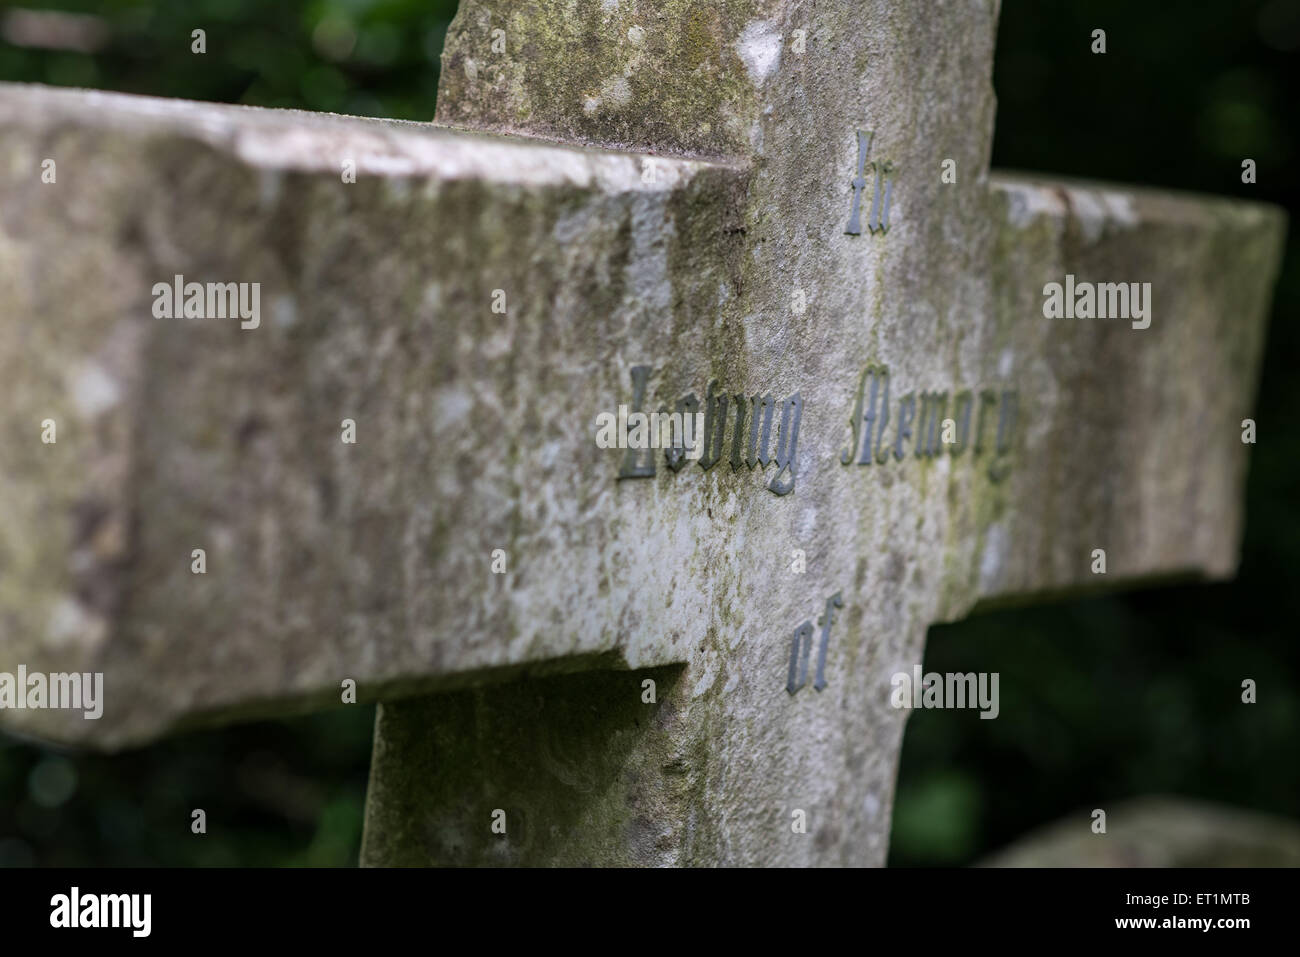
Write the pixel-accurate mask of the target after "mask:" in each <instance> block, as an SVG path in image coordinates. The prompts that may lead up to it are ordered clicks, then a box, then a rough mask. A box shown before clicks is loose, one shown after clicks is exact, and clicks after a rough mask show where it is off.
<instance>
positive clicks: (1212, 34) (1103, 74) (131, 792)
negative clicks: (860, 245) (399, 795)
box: [0, 0, 1300, 865]
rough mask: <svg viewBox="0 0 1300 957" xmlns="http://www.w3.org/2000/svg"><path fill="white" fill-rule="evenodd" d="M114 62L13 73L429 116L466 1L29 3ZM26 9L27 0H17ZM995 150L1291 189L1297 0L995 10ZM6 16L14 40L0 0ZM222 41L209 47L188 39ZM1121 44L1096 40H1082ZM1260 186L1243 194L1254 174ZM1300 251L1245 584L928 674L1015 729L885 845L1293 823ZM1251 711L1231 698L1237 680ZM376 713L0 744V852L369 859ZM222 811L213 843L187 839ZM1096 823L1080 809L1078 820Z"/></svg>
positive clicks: (1279, 350) (49, 57) (915, 763)
mask: <svg viewBox="0 0 1300 957" xmlns="http://www.w3.org/2000/svg"><path fill="white" fill-rule="evenodd" d="M24 6H25V8H26V9H41V8H48V9H57V10H62V11H69V12H77V13H81V14H88V15H91V16H93V17H95V18H97V19H95V20H89V21H73V22H71V23H70V29H71V32H72V34H73V35H74V36H80V37H81V38H82V39H81V40H79V41H77V42H79V43H81V44H83V45H86V44H88V45H89V46H91V47H93V48H94V52H89V53H83V52H74V51H71V50H68V49H66V48H65V49H40V48H37V47H35V46H32V45H31V43H30V39H28V40H25V41H24V43H25V45H21V46H20V45H15V44H14V43H6V42H5V38H4V37H3V36H0V80H11V81H27V82H39V83H51V84H56V85H65V86H66V85H76V86H88V87H96V88H102V89H113V90H123V91H127V92H134V93H147V94H153V95H158V96H168V97H189V98H193V99H204V100H218V101H224V102H232V103H247V104H254V105H259V106H281V107H298V108H302V109H310V110H329V111H335V112H343V113H354V114H361V115H370V116H388V117H398V118H402V119H413V120H427V119H429V118H430V117H432V115H433V111H434V98H435V91H436V89H437V80H438V54H439V52H440V50H441V47H442V40H443V36H444V35H445V32H446V28H447V23H448V21H449V20H450V18H451V16H452V14H453V13H454V10H455V4H454V3H451V2H447V0H316V2H311V3H303V4H298V3H290V2H270V0H187V2H181V0H175V2H164V3H147V2H129V0H99V2H95V0H61V2H58V3H42V2H29V3H26V4H25V5H24ZM11 10H12V8H11ZM1001 24H1002V25H1001V29H1000V34H999V38H998V53H997V60H996V71H995V78H994V81H995V86H996V88H997V92H998V97H999V111H998V119H997V134H996V139H995V144H994V152H993V161H994V165H995V166H999V167H1003V168H1008V167H1010V168H1020V169H1031V170H1042V171H1048V172H1053V173H1062V174H1072V175H1077V176H1082V177H1088V178H1094V179H1096V178H1102V179H1112V180H1115V181H1119V182H1135V183H1150V184H1153V185H1158V186H1163V187H1176V188H1183V189H1193V190H1199V191H1203V192H1209V193H1218V194H1227V195H1237V196H1241V197H1245V198H1250V199H1259V200H1266V201H1270V202H1274V203H1278V204H1280V205H1283V206H1285V207H1287V208H1288V209H1289V210H1291V211H1293V213H1294V211H1296V210H1297V209H1300V206H1297V203H1296V202H1295V200H1296V192H1297V190H1300V164H1297V149H1300V143H1297V137H1300V126H1298V125H1297V124H1296V122H1295V120H1294V118H1295V117H1296V116H1297V115H1300V113H1297V107H1296V103H1297V102H1300V89H1297V78H1296V74H1295V71H1294V64H1295V57H1296V56H1297V54H1298V52H1300V0H1213V2H1211V0H1184V2H1183V3H1180V4H1178V5H1177V7H1176V8H1172V7H1170V6H1168V5H1165V4H1154V3H1151V4H1137V3H1133V2H1131V0H1087V2H1083V0H1077V2H1072V3H1053V2H1042V0H1003V5H1002V18H1001ZM0 28H3V29H0V33H3V34H5V35H8V34H9V33H13V32H15V31H16V34H15V35H16V36H17V38H18V39H22V38H23V35H24V31H26V33H30V32H31V29H32V28H31V26H30V24H27V25H24V24H23V23H22V22H19V23H18V24H17V26H13V22H12V21H10V20H9V19H8V17H7V15H6V14H4V13H2V12H0ZM195 28H203V29H204V30H206V31H207V53H205V54H203V55H202V56H201V57H200V56H198V55H196V54H193V53H191V52H190V44H191V38H190V35H191V31H192V30H194V29H195ZM1096 28H1101V29H1104V30H1106V33H1107V52H1106V53H1105V54H1104V55H1094V54H1092V53H1091V52H1090V44H1091V33H1092V31H1093V30H1094V29H1096ZM1247 157H1249V158H1252V159H1254V160H1256V162H1257V163H1258V167H1259V170H1258V183H1257V185H1253V186H1248V185H1244V184H1242V182H1241V161H1242V159H1244V158H1247ZM1298 263H1300V259H1297V243H1296V240H1295V233H1294V232H1293V234H1292V238H1291V239H1289V245H1288V253H1287V259H1286V263H1285V266H1284V273H1283V276H1282V280H1281V282H1280V285H1279V287H1278V290H1277V293H1276V304H1275V309H1274V317H1273V321H1272V325H1271V327H1270V333H1269V342H1268V349H1267V353H1266V356H1265V369H1264V377H1263V382H1262V386H1261V393H1260V400H1259V404H1258V408H1257V413H1256V419H1257V421H1258V423H1259V443H1258V444H1257V445H1256V446H1255V447H1254V448H1253V449H1252V450H1251V456H1252V457H1251V474H1250V481H1249V486H1248V493H1247V494H1248V502H1247V527H1246V539H1245V544H1244V552H1243V563H1242V568H1241V574H1240V576H1239V577H1238V579H1237V580H1236V581H1234V582H1232V583H1229V584H1219V585H1209V586H1188V587H1179V588H1166V589H1160V590H1156V591H1147V592H1142V593H1134V594H1131V595H1126V596H1121V597H1113V598H1105V599H1091V600H1087V601H1078V602H1071V603H1066V604H1057V605H1052V606H1049V607H1039V608H1030V609H1022V610H1014V611H1003V612H998V613H993V614H986V615H979V616H976V617H975V618H972V619H970V620H969V621H966V622H963V623H961V624H958V625H949V626H944V627H937V628H934V629H932V630H931V633H930V637H929V642H928V649H927V652H926V661H925V667H926V669H927V670H934V671H963V672H964V671H997V672H1000V674H1001V686H1000V692H1001V710H1002V714H1001V717H999V718H998V719H997V720H995V721H982V720H980V719H979V718H978V714H977V712H974V711H964V712H957V711H947V712H945V711H919V712H917V713H915V714H914V715H913V716H912V717H911V719H910V720H909V723H908V730H907V736H906V739H905V747H904V750H903V762H902V767H901V769H900V773H899V788H898V798H897V807H896V810H895V826H894V834H893V846H892V850H891V857H890V862H891V863H893V864H917V863H968V862H970V861H972V860H974V859H977V858H978V857H979V856H981V855H983V854H985V853H987V852H989V851H991V850H993V849H995V848H997V847H999V846H1001V845H1003V844H1005V843H1006V842H1007V841H1010V840H1012V839H1014V838H1015V837H1017V836H1018V835H1020V834H1023V833H1024V832H1025V831H1027V830H1028V829H1030V828H1032V827H1033V826H1035V825H1037V824H1040V823H1044V822H1047V821H1052V820H1056V819H1057V818H1060V817H1062V816H1064V815H1066V814H1069V813H1072V812H1078V811H1080V810H1081V809H1082V810H1084V811H1085V813H1086V811H1087V810H1090V809H1091V808H1093V807H1105V806H1106V804H1107V802H1113V801H1116V800H1118V799H1120V798H1124V797H1128V796H1134V795H1139V794H1147V793H1152V792H1165V793H1174V794H1184V795H1191V796H1198V797H1204V798H1210V799H1214V800H1219V801H1223V802H1225V803H1228V804H1234V805H1238V806H1242V807H1251V808H1258V809H1261V810H1267V811H1272V812H1276V813H1280V814H1285V815H1289V816H1292V817H1295V816H1300V749H1298V748H1297V746H1296V730H1297V727H1300V683H1298V678H1297V676H1298V675H1300V667H1297V665H1300V649H1298V646H1297V645H1296V643H1295V640H1294V635H1295V626H1294V624H1293V623H1294V622H1297V621H1300V589H1297V588H1295V587H1294V584H1295V581H1296V576H1295V574H1294V572H1293V569H1295V568H1296V567H1300V535H1298V534H1297V531H1298V530H1300V514H1297V513H1298V511H1300V496H1297V495H1296V489H1297V486H1298V482H1297V479H1298V476H1297V463H1300V447H1298V445H1300V430H1297V428H1296V425H1295V423H1296V421H1297V416H1298V415H1300V389H1298V388H1297V386H1296V385H1295V382H1296V377H1295V376H1294V375H1293V371H1292V370H1293V369H1295V368H1296V362H1297V358H1298V356H1297V337H1298V333H1297V329H1296V326H1295V324H1294V323H1293V322H1289V321H1287V317H1289V316H1293V315H1295V313H1296V306H1297V305H1298V304H1300V266H1298ZM1246 677H1250V678H1254V679H1255V680H1256V681H1257V682H1258V684H1259V703H1258V704H1256V705H1244V704H1242V703H1241V699H1240V694H1241V690H1240V685H1241V680H1242V679H1243V678H1246ZM373 715H374V711H373V708H367V707H359V706H357V707H347V708H342V709H340V710H338V711H335V712H331V713H328V714H322V715H317V716H314V717H310V718H303V719H296V720H291V721H280V722H273V723H264V724H255V725H246V726H243V727H236V728H229V729H225V730H222V731H218V732H207V733H203V734H192V735H186V736H183V737H179V738H176V739H173V740H169V741H167V742H164V743H162V744H159V745H157V746H154V747H151V748H147V749H142V750H139V751H134V752H129V753H126V754H122V755H117V756H112V757H104V756H94V755H64V754H60V753H56V752H50V751H46V750H42V749H39V748H34V747H31V746H28V745H24V744H21V743H18V742H13V741H6V740H4V739H0V864H4V863H9V864H15V863H38V864H62V865H78V864H128V865H129V864H144V863H159V864H177V865H185V864H351V863H355V861H356V857H357V848H358V846H359V841H360V830H361V810H362V803H363V799H364V790H365V781H366V774H367V769H368V764H369V754H370V740H371V726H372V722H373ZM194 808H203V809H204V810H205V811H206V812H207V816H208V833H207V835H205V836H202V837H199V836H195V835H192V834H191V833H190V812H191V810H192V809H194ZM1085 826H1086V817H1085Z"/></svg>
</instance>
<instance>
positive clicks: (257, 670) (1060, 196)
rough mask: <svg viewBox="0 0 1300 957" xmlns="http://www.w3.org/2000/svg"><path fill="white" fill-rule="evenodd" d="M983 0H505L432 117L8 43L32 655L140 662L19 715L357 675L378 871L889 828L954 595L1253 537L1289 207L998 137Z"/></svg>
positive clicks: (5, 605) (19, 605)
mask: <svg viewBox="0 0 1300 957" xmlns="http://www.w3.org/2000/svg"><path fill="white" fill-rule="evenodd" d="M557 7H558V8H561V9H559V10H557ZM996 17H997V4H996V2H994V0H962V2H957V0H946V2H941V3H935V4H925V5H918V4H901V3H895V2H887V0H868V2H864V3H857V2H855V3H849V2H846V0H839V2H829V3H818V4H808V3H803V2H799V0H736V2H732V3H727V4H710V3H703V2H700V0H619V2H614V0H604V2H598V0H568V2H566V3H563V4H559V3H552V4H517V3H508V2H505V0H464V2H463V3H462V5H461V9H460V12H459V14H458V15H457V17H456V20H455V21H454V23H453V25H452V27H451V30H450V32H449V35H448V39H447V44H446V50H445V52H444V55H443V72H442V80H441V87H440V91H439V103H438V117H437V122H436V123H435V124H432V125H427V124H414V123H402V122H391V121H380V120H367V119H358V118H349V117H339V116H327V115H313V114H308V113H301V112H294V111H285V110H260V109H250V108H238V107H229V106H215V105H206V104H194V103H181V102H168V101H161V100H156V99H147V98H138V97H129V96H120V95H110V94H102V93H92V92H84V91H61V90H52V89H45V88H41V87H27V86H5V87H3V88H0V128H2V129H3V133H4V136H3V143H4V154H5V155H4V157H3V162H2V164H0V176H3V179H0V302H3V303H4V306H5V309H4V313H3V315H2V316H0V378H2V380H3V382H4V383H5V387H4V395H5V408H4V413H3V416H2V417H0V427H2V428H3V436H2V438H3V441H0V502H2V503H3V508H2V509H0V672H9V673H11V674H16V673H17V671H18V668H19V667H20V666H21V667H22V668H24V669H25V673H27V674H28V675H30V674H34V673H48V674H52V673H71V672H77V673H87V674H90V673H94V672H99V673H102V674H103V675H104V684H103V695H102V697H103V702H102V704H103V713H102V717H100V718H99V719H98V720H88V719H86V718H85V717H84V715H83V713H82V712H81V711H76V710H71V709H64V710H53V709H49V708H46V709H40V708H36V707H29V708H26V709H22V710H19V709H17V708H16V707H8V708H5V709H2V710H0V723H2V724H3V727H4V728H5V729H7V730H9V731H11V732H15V733H22V734H30V735H35V736H40V737H44V738H48V739H53V740H58V741H63V742H68V743H73V744H87V745H92V746H97V747H103V748H110V749H111V748H118V747H123V746H128V745H133V744H137V743H140V742H144V741H147V740H150V739H152V738H154V737H156V736H159V735H162V734H165V733H169V732H174V731H177V730H180V729H183V728H186V727H190V726H194V725H197V724H201V723H212V722H216V721H230V720H236V719H249V718H254V717H259V716H268V715H275V714H284V713H286V712H291V711H299V712H300V711H305V710H309V709H316V708H322V707H326V706H329V705H334V706H340V701H341V700H343V699H344V698H345V697H346V695H347V693H348V692H347V686H348V683H349V682H355V686H356V688H357V689H358V693H359V695H360V698H361V699H362V700H377V699H378V700H382V701H383V702H384V703H383V704H382V705H381V707H380V709H379V716H378V723H377V728H376V735H375V751H374V758H373V767H372V772H371V785H370V793H369V798H368V809H367V821H366V833H365V840H364V848H363V851H362V860H363V863H370V864H491V863H510V864H656V865H657V864H682V865H687V864H694V865H701V864H777V865H805V864H881V863H883V862H884V860H885V855H886V850H887V841H888V834H889V821H890V811H891V804H892V797H893V782H894V776H895V770H896V766H897V757H898V752H899V747H900V742H901V736H902V732H903V722H904V718H905V716H906V714H907V710H906V709H902V708H898V707H895V706H894V704H893V703H891V687H892V682H893V676H895V675H896V674H900V673H903V674H910V673H911V671H912V669H913V667H914V666H915V665H917V664H919V663H920V662H921V659H922V649H923V643H924V637H925V632H926V628H927V627H928V626H929V625H930V624H931V623H934V622H942V621H952V620H954V619H958V618H961V617H963V616H965V615H967V614H969V613H970V612H971V611H972V609H975V608H977V607H986V606H989V605H992V604H994V603H1000V602H1006V601H1011V600H1023V599H1034V600H1038V599H1042V598H1046V597H1048V596H1051V595H1053V594H1060V593H1065V592H1070V591H1075V590H1080V589H1086V588H1095V587H1114V586H1117V585H1133V584H1135V583H1140V582H1143V581H1147V580H1154V579H1160V578H1165V577H1171V576H1183V575H1200V576H1204V577H1207V578H1219V577H1223V576H1227V575H1230V574H1232V572H1233V570H1234V567H1235V563H1236V556H1237V548H1238V542H1239V538H1240V533H1241V511H1240V500H1241V490H1242V482H1243V477H1244V472H1245V469H1246V451H1247V450H1246V447H1245V445H1244V444H1243V441H1242V420H1243V419H1245V418H1248V417H1249V416H1250V415H1251V414H1252V413H1251V405H1252V401H1253V398H1254V395H1255V384H1256V376H1257V373H1258V368H1259V359H1260V353H1261V349H1262V347H1263V341H1264V321H1265V316H1266V313H1267V309H1268V303H1269V294H1270V289H1271V283H1272V279H1273V277H1274V275H1275V271H1276V269H1277V264H1278V256H1279V248H1280V238H1281V232H1282V228H1283V223H1282V218H1281V216H1280V215H1279V213H1278V212H1277V211H1276V210H1273V209H1271V208H1265V207H1262V206H1258V205H1253V204H1247V203H1240V202H1227V201H1223V200H1217V199H1207V198H1194V197H1187V196H1175V195H1169V194H1164V193H1159V192H1152V191H1146V190H1137V189H1129V188H1122V187H1112V186H1103V185H1095V184H1086V183H1077V184H1069V183H1063V182H1056V181H1050V180H1043V179H1038V178H1026V177H1008V176H993V175H990V173H989V171H988V159H989V150H990V139H991V131H992V126H993V118H994V96H993V90H992V87H991V81H990V77H991V67H992V57H993V44H994V36H995V32H996ZM1080 42H1086V38H1081V39H1080ZM46 160H52V161H53V166H52V167H50V168H51V169H56V170H57V178H56V180H55V181H54V182H43V181H42V171H43V170H44V169H45V168H46V167H47V165H48V164H46V163H45V161H46ZM863 216H865V218H866V226H867V228H866V229H863V228H862V223H861V219H862V217H863ZM254 283H256V284H257V285H256V286H254V285H253V284H254ZM227 284H229V285H227ZM1052 284H1056V286H1055V287H1052ZM1145 284H1149V285H1145ZM1053 288H1054V290H1055V291H1053V292H1050V294H1049V290H1052V289H1053ZM1066 292H1068V293H1069V295H1068V297H1067V296H1066V295H1065V293H1066ZM1053 297H1056V298H1068V299H1069V306H1070V309H1069V314H1070V315H1072V316H1073V318H1049V316H1055V315H1056V314H1057V312H1058V310H1057V308H1056V306H1055V305H1053ZM1103 314H1104V315H1106V316H1108V318H1101V316H1102V315H1103ZM223 317H224V318H223ZM1144 323H1145V325H1144ZM620 406H623V407H624V408H623V409H622V410H621V411H620ZM651 412H662V413H664V414H665V415H666V416H667V417H669V418H670V419H671V417H672V416H674V415H677V416H678V419H677V421H679V422H680V421H683V420H684V419H691V418H692V417H697V418H698V419H700V420H702V422H703V435H702V436H701V439H702V442H701V443H700V444H701V445H702V449H700V448H697V449H695V450H692V454H686V451H685V450H683V449H680V448H673V447H669V448H667V449H663V448H658V449H656V448H650V449H637V448H625V447H622V446H618V442H617V441H616V442H614V443H613V444H614V445H615V446H618V447H613V448H610V447H607V446H609V445H610V444H611V443H610V441H603V440H602V439H601V433H602V429H606V427H607V426H608V423H609V422H610V420H611V418H612V419H613V420H614V421H615V422H616V423H617V427H616V428H613V429H607V431H608V432H612V433H615V434H617V436H618V437H619V438H621V437H622V433H627V438H628V441H629V442H631V441H633V439H632V436H633V435H634V434H635V433H637V432H638V430H639V431H640V432H641V438H642V439H644V436H645V433H646V432H647V431H648V430H647V429H646V428H645V426H644V420H643V419H642V418H641V416H642V415H643V414H646V413H651ZM602 423H604V425H602ZM606 439H608V435H606ZM637 441H640V439H638V440H637ZM625 444H626V443H625ZM695 452H699V453H700V454H698V455H695V454H694V453H695ZM629 463H630V465H631V471H630V472H629V471H628V470H627V467H628V466H629ZM1098 556H1101V557H1100V564H1099V558H1098ZM1099 569H1104V572H1103V571H1101V570H1099ZM972 669H973V670H978V663H973V664H972ZM810 673H811V675H810ZM341 689H343V690H342V691H341ZM2 690H3V689H0V691H2ZM11 690H12V689H11ZM67 690H68V689H67V687H66V683H65V688H64V691H65V692H67ZM27 703H28V704H32V703H33V702H32V699H31V698H30V696H29V697H28V698H27ZM971 718H972V719H973V720H974V719H975V718H976V716H975V714H972V715H971ZM1001 720H1014V716H1013V715H1011V714H1007V713H1006V712H1005V711H1003V713H1002V715H1001Z"/></svg>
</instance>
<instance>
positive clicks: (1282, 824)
mask: <svg viewBox="0 0 1300 957" xmlns="http://www.w3.org/2000/svg"><path fill="white" fill-rule="evenodd" d="M1091 824H1092V810H1091V809H1081V810H1080V811H1079V812H1078V814H1076V815H1075V816H1074V817H1073V818H1071V819H1068V820H1062V821H1058V822H1056V823H1054V824H1050V825H1048V826H1046V827H1043V828H1040V829H1038V830H1036V831H1034V832H1032V833H1030V834H1028V835H1026V836H1025V837H1023V838H1021V839H1020V840H1018V841H1016V842H1015V843H1014V844H1012V845H1011V846H1010V847H1007V848H1005V849H1004V850H1001V851H999V852H998V853H996V854H994V855H992V856H991V857H989V858H987V859H986V860H985V861H983V862H982V864H983V866H985V867H1300V825H1297V824H1296V823H1295V822H1294V821H1290V820H1287V819H1286V818H1279V817H1275V816H1272V815H1269V814H1257V813H1254V812H1249V811H1242V810H1241V809H1239V808H1232V807H1223V806H1221V805H1217V804H1211V803H1208V802H1204V801H1191V800H1188V799H1187V798H1177V797H1145V798H1137V799H1134V800H1132V801H1126V802H1124V803H1123V804H1121V805H1119V806H1117V807H1115V808H1113V809H1111V810H1110V812H1109V813H1108V814H1107V817H1106V833H1105V834H1094V833H1093V832H1092V827H1091Z"/></svg>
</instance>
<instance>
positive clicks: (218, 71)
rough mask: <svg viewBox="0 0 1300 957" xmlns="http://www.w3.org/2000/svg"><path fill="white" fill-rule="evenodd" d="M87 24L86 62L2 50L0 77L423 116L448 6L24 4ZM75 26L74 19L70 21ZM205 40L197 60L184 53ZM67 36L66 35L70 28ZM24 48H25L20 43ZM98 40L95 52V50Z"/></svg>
mask: <svg viewBox="0 0 1300 957" xmlns="http://www.w3.org/2000/svg"><path fill="white" fill-rule="evenodd" d="M13 7H14V8H17V7H21V8H23V9H24V10H46V9H49V10H56V11H60V12H68V13H73V12H75V13H79V14H83V15H90V16H93V17H95V18H97V19H98V20H99V21H100V22H101V24H102V28H106V29H94V28H93V25H90V26H88V27H87V28H86V29H85V30H83V31H81V32H83V33H89V34H91V35H93V36H94V37H95V38H96V42H95V44H94V45H95V46H97V47H98V48H97V49H96V50H95V52H94V53H93V54H86V53H79V52H70V51H67V50H62V51H60V50H50V49H40V48H37V47H34V46H25V47H20V46H16V45H14V44H13V43H6V42H2V41H3V40H4V39H13V34H14V32H15V31H18V32H19V34H20V36H22V35H25V34H29V33H31V32H32V29H34V28H29V29H24V21H23V20H21V19H20V20H15V21H12V25H11V26H10V28H9V29H7V30H5V31H4V34H5V36H4V37H0V80H11V81H23V82H30V83H50V84H54V85H56V86H85V87H93V88H96V89H104V90H121V91H123V92H126V93H146V94H151V95H153V96H169V97H182V98H186V99H193V100H215V101H219V102H223V103H246V104H249V105H252V106H283V107H296V108H298V109H304V110H323V111H328V112H333V113H352V114H356V115H360V116H385V117H395V118H397V119H403V120H430V119H432V118H433V108H434V101H435V99H436V96H437V92H438V65H439V57H440V56H441V54H442V43H443V37H444V36H445V35H446V32H447V24H448V23H449V22H450V21H451V18H452V16H453V15H454V14H455V12H456V3H455V2H454V0H312V2H308V3H300V2H287V0H171V2H156V0H55V2H49V0H45V2H42V0H31V2H24V3H20V4H14V5H13ZM69 25H70V27H75V25H76V24H75V21H69ZM195 29H202V30H204V31H205V32H206V43H207V52H206V53H204V54H201V55H200V54H195V53H193V52H191V44H192V41H191V38H190V37H191V33H192V31H194V30H195ZM74 32H75V31H74ZM28 42H31V41H28ZM101 43H102V45H100V44H101Z"/></svg>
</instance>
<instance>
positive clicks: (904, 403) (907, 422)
mask: <svg viewBox="0 0 1300 957" xmlns="http://www.w3.org/2000/svg"><path fill="white" fill-rule="evenodd" d="M915 416H916V395H915V394H914V393H911V392H909V393H907V395H905V396H903V397H902V398H901V399H899V400H898V438H897V439H895V440H894V458H895V459H896V460H897V459H901V458H902V457H903V456H904V455H905V454H906V453H905V452H904V451H903V442H904V441H906V440H907V439H910V438H911V437H912V419H913V418H914V417H915Z"/></svg>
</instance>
